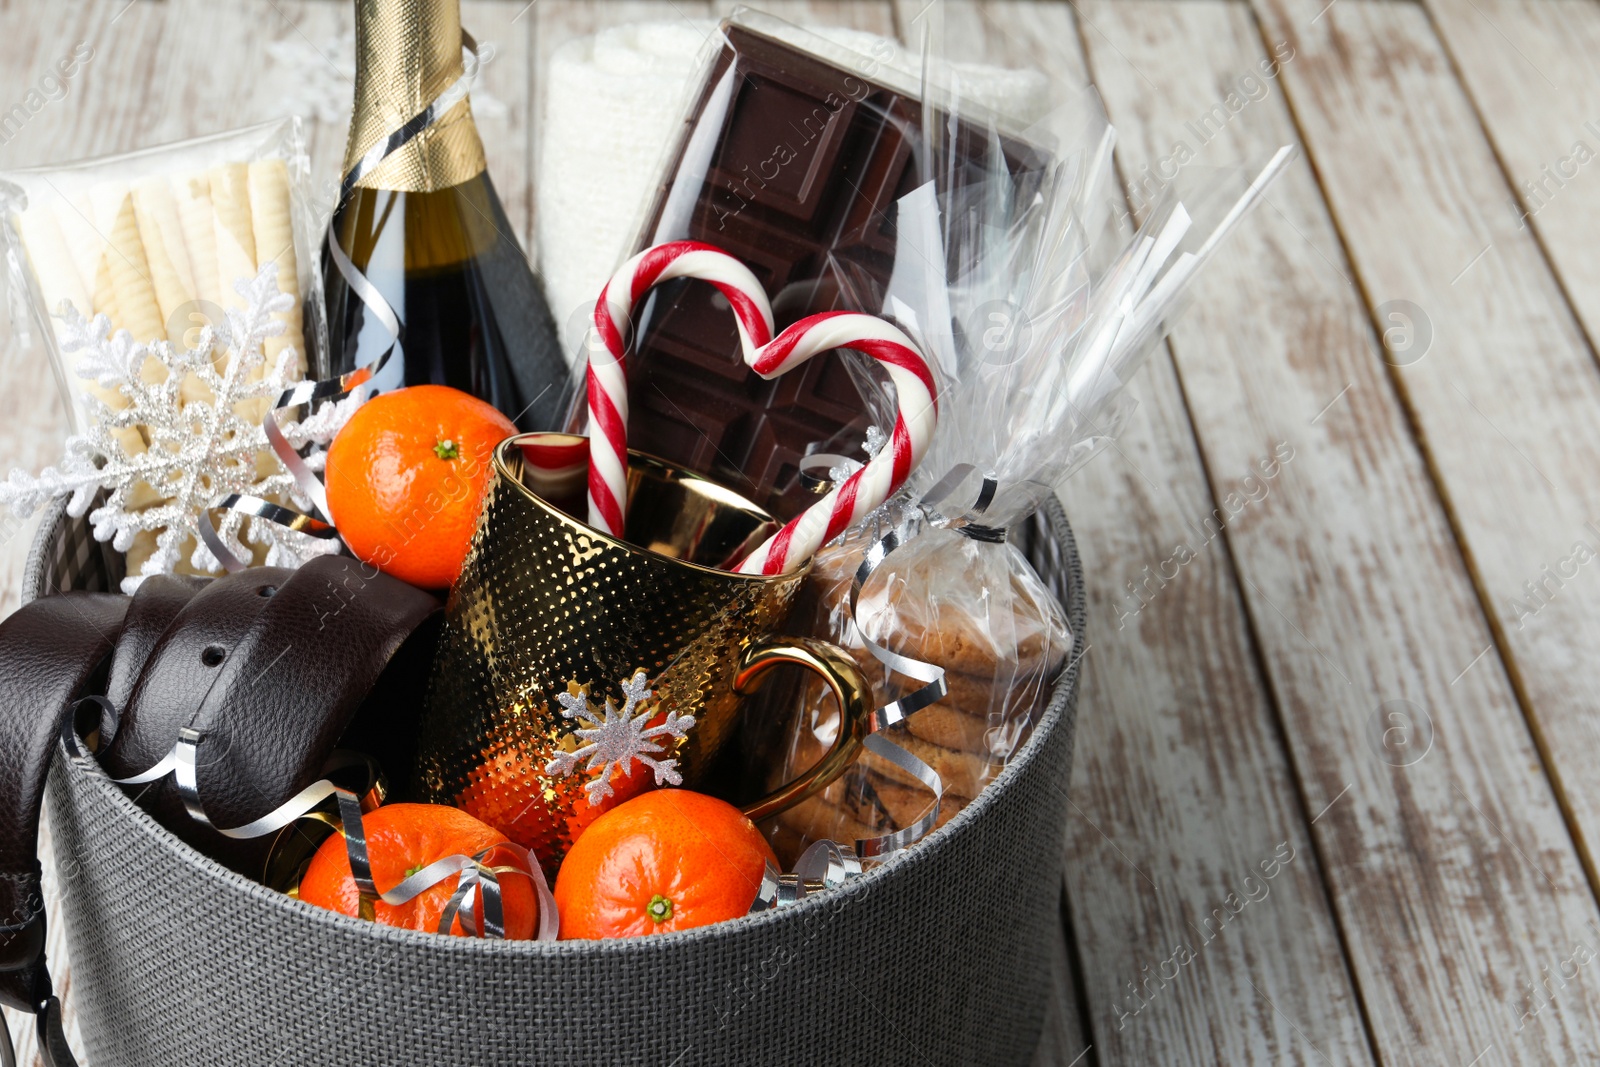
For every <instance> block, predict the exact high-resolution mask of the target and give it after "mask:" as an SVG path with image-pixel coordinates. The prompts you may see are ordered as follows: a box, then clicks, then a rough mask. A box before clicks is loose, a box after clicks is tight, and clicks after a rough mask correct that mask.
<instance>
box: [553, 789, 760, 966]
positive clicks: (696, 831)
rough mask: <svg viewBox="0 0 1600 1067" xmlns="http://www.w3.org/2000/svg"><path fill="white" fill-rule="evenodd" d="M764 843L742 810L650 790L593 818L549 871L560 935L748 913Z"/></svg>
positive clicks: (643, 930)
mask: <svg viewBox="0 0 1600 1067" xmlns="http://www.w3.org/2000/svg"><path fill="white" fill-rule="evenodd" d="M768 862H771V863H773V864H776V863H777V857H776V856H774V855H773V853H772V847H771V846H770V845H768V844H767V839H766V838H765V837H763V836H761V831H760V830H757V829H756V827H755V824H754V823H752V822H751V821H750V820H749V819H747V818H745V816H744V813H743V812H741V811H740V810H739V809H738V808H736V807H734V806H733V805H732V804H729V803H727V802H725V801H721V800H718V799H716V798H715V797H708V796H706V795H704V794H703V793H692V792H690V791H689V790H687V789H658V790H654V791H652V792H648V793H645V794H643V795H642V796H637V797H634V798H633V799H632V800H629V801H627V802H625V803H623V804H619V805H618V806H617V807H615V808H612V809H611V810H610V811H608V812H606V813H605V814H603V815H601V816H600V817H599V818H598V819H596V820H595V821H594V822H593V823H592V824H590V826H589V828H588V830H586V831H584V834H583V836H582V837H580V838H578V840H577V843H576V844H574V845H573V846H572V851H571V852H569V853H567V858H566V860H565V861H564V862H563V863H562V864H561V871H560V873H559V874H558V875H557V876H556V890H555V896H556V909H557V911H558V912H559V913H560V915H561V936H562V938H606V937H638V936H640V935H642V934H653V933H665V932H667V931H669V930H687V929H689V928H690V927H694V926H706V925H708V924H710V923H715V922H721V921H722V920H724V919H733V918H737V917H738V916H740V915H745V914H747V913H748V912H749V911H750V905H751V904H752V903H753V902H754V901H755V899H756V893H757V892H758V891H759V890H760V888H761V879H762V876H763V875H764V874H765V873H766V866H767V863H768Z"/></svg>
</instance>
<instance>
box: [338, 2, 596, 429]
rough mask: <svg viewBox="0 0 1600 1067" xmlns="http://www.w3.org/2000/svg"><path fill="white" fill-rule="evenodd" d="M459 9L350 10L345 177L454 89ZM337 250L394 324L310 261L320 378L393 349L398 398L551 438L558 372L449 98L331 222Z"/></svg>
mask: <svg viewBox="0 0 1600 1067" xmlns="http://www.w3.org/2000/svg"><path fill="white" fill-rule="evenodd" d="M461 73H462V53H461V10H460V4H459V0H356V87H355V110H354V112H353V114H352V117H351V121H350V137H349V141H348V142H347V145H346V150H345V165H344V171H345V172H346V173H348V172H349V170H350V169H351V167H353V166H354V165H355V164H356V162H357V161H358V160H360V159H361V158H362V157H363V156H364V155H365V154H366V153H367V152H368V151H369V150H370V149H371V148H372V146H373V145H375V144H377V143H378V142H380V141H381V140H384V139H385V138H387V137H388V136H389V134H390V133H391V132H392V131H393V130H395V129H396V128H397V127H398V126H400V125H401V124H402V123H403V122H405V121H406V120H407V119H408V118H410V117H411V116H412V115H415V114H416V113H418V112H419V111H421V110H422V109H423V108H424V107H426V106H427V105H428V104H429V103H430V102H431V101H432V100H433V99H434V98H435V97H436V96H437V95H438V94H439V93H440V92H442V91H443V90H444V89H445V88H447V87H448V86H450V85H451V84H452V83H454V82H455V81H456V79H458V78H459V77H460V76H461ZM327 240H328V241H329V242H330V244H331V243H332V242H334V241H337V242H338V244H339V248H340V249H341V250H343V251H344V253H345V254H346V255H347V256H348V257H349V259H350V262H351V264H352V265H353V266H354V268H355V270H356V271H357V272H359V274H360V276H362V277H364V278H365V279H366V281H367V282H368V283H370V285H371V286H372V287H373V289H375V290H376V292H377V293H378V294H380V295H381V296H382V298H383V300H384V301H385V302H387V304H388V306H389V308H390V309H392V311H393V313H394V316H395V317H396V318H397V319H398V320H399V325H400V330H399V337H398V338H397V337H395V336H394V334H393V332H392V331H391V330H390V328H389V327H388V326H386V325H385V323H384V322H383V316H382V315H381V314H378V313H375V311H374V309H373V308H372V307H371V306H370V304H369V302H368V301H365V300H363V299H362V295H361V292H360V291H359V284H358V285H357V286H352V284H351V281H350V280H349V279H348V278H347V277H346V276H345V273H344V272H342V271H341V270H340V269H339V265H338V263H336V262H335V260H334V257H333V255H332V253H331V251H330V250H329V249H328V248H326V247H325V248H324V250H323V274H324V277H325V279H326V282H325V288H326V294H325V295H326V298H327V310H328V341H329V351H330V355H331V363H332V369H333V372H334V373H335V374H344V373H348V372H349V371H352V370H354V369H356V368H357V367H361V366H365V365H370V364H372V363H373V362H374V361H375V360H376V359H378V358H379V357H380V356H381V355H382V353H383V352H384V351H385V350H387V349H389V348H390V346H391V345H392V346H393V351H392V352H391V353H390V359H397V360H400V361H402V366H403V370H404V381H405V384H406V385H418V384H422V383H434V384H439V385H448V386H452V387H454V388H457V389H461V390H463V391H465V392H468V393H471V394H473V395H474V396H476V397H479V398H480V399H483V400H486V401H488V402H489V403H491V404H493V405H494V406H495V407H497V408H499V409H500V411H502V412H503V413H505V415H507V416H508V417H509V418H511V419H512V420H513V421H515V422H516V423H517V425H518V427H519V428H520V429H523V430H546V429H553V428H555V427H556V426H557V424H558V423H559V421H560V417H561V413H562V412H563V411H564V409H565V404H566V400H567V392H568V379H569V374H568V369H567V362H566V360H565V359H564V358H563V357H562V354H561V349H560V344H559V342H558V340H557V335H556V328H555V323H554V322H553V321H552V319H551V316H550V310H549V307H548V306H547V305H546V303H545V300H544V295H543V293H542V292H541V290H540V288H539V285H538V282H537V281H536V280H535V279H534V276H533V272H532V271H531V270H530V269H529V267H528V261H527V258H526V257H525V256H524V255H523V253H522V249H521V247H520V245H519V244H518V242H517V239H516V237H515V236H514V235H513V233H512V229H511V225H510V223H508V222H507V221H506V214H505V210H504V209H503V208H502V207H501V206H500V198H499V196H497V195H496V194H495V190H494V184H493V182H491V181H490V180H489V173H488V171H487V170H486V169H485V160H484V153H483V142H482V141H481V140H480V139H479V137H478V130H477V126H476V125H475V124H474V123H473V120H472V110H471V104H470V102H469V101H468V100H466V99H462V100H461V101H460V102H459V103H457V104H456V105H455V106H453V107H451V108H450V109H449V110H447V111H446V112H445V113H444V114H443V115H441V116H439V118H438V120H437V121H436V122H435V123H434V124H433V125H431V126H429V127H428V128H426V129H424V130H423V131H422V132H421V133H419V134H418V135H417V136H416V137H414V138H412V139H411V140H410V141H409V142H407V143H406V144H405V145H404V146H402V147H401V148H400V149H398V150H397V151H395V152H394V153H392V154H391V155H389V156H388V157H387V158H386V159H385V160H384V161H383V162H382V163H381V164H380V165H378V166H377V167H376V168H375V169H373V170H371V171H370V172H368V173H367V174H366V175H365V176H364V177H363V178H362V179H361V180H360V181H359V182H358V183H357V185H356V187H355V188H354V189H352V190H351V192H350V194H349V196H348V197H346V198H345V200H344V201H343V202H342V203H341V204H340V205H339V207H338V209H337V210H336V211H335V212H334V215H333V218H332V220H331V221H330V222H329V225H328V236H327Z"/></svg>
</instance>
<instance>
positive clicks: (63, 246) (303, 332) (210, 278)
mask: <svg viewBox="0 0 1600 1067" xmlns="http://www.w3.org/2000/svg"><path fill="white" fill-rule="evenodd" d="M320 234H321V224H320V220H319V218H318V213H317V211H316V210H315V206H314V204H313V200H312V192H311V185H310V160H309V157H308V156H307V155H306V150H305V137H304V134H303V131H302V130H301V124H300V120H299V119H298V118H292V117H291V118H287V119H281V120H275V121H272V122H266V123H261V124H258V125H255V126H248V127H243V128H240V129H237V130H231V131H228V132H225V133H217V134H212V135H209V136H205V137H197V138H193V139H191V140H187V141H178V142H173V143H171V144H165V145H158V146H155V147H151V148H145V149H141V150H139V151H135V152H127V153H123V154H120V155H113V156H103V157H100V158H97V159H89V160H82V161H79V162H74V163H66V164H61V165H59V166H49V167H33V168H28V169H22V170H11V171H0V252H3V253H4V256H5V271H4V281H5V286H6V290H7V295H8V305H9V309H10V317H11V333H12V344H13V345H14V346H17V347H18V348H19V349H21V350H22V351H24V352H28V353H30V354H37V355H38V356H39V358H48V359H49V361H50V364H51V366H52V368H53V370H54V372H55V377H56V382H57V385H58V386H59V388H60V391H61V397H62V402H63V406H64V407H65V409H66V412H67V417H68V422H69V426H70V428H71V429H72V430H73V431H74V432H82V431H84V430H85V429H87V427H88V425H89V420H90V419H91V418H92V417H93V416H92V412H93V410H95V404H96V403H98V404H103V405H106V406H108V407H110V408H113V409H120V408H124V407H126V406H127V404H128V403H129V401H128V398H127V397H126V396H124V395H123V394H122V393H121V392H119V391H118V390H117V389H115V388H112V387H108V386H106V385H105V384H104V383H102V382H100V381H97V380H96V379H95V378H94V377H84V376H81V375H79V373H78V364H79V360H80V358H81V357H82V354H83V349H82V348H77V349H75V350H74V349H71V348H69V346H68V345H67V344H66V343H65V342H66V340H67V325H66V322H65V319H64V318H63V314H62V313H63V311H64V309H65V308H66V307H67V305H71V308H72V309H73V310H75V311H76V312H77V313H79V314H81V315H82V316H83V317H84V319H86V320H94V319H96V318H97V317H99V316H105V318H106V319H107V320H109V325H110V330H111V333H112V335H113V336H114V335H116V334H117V333H119V332H122V331H125V332H126V333H127V334H128V335H129V336H130V337H131V338H132V339H133V341H134V342H135V343H138V344H144V345H152V344H154V343H156V342H166V343H168V344H170V345H172V346H173V348H174V349H175V350H179V351H181V350H182V349H184V348H185V347H189V348H192V347H196V346H197V345H198V344H199V342H200V331H201V330H202V329H203V328H205V327H207V326H210V327H214V328H215V327H221V326H223V325H224V323H225V322H226V320H227V316H228V315H229V314H230V313H232V312H235V311H239V310H242V309H243V308H244V307H245V304H246V300H245V297H244V295H243V294H242V293H241V292H240V291H239V289H238V288H237V285H238V284H239V283H246V284H247V283H249V282H251V281H253V280H254V279H255V278H256V277H257V275H258V273H259V272H260V271H261V269H262V268H263V266H264V265H266V264H269V263H270V264H272V265H274V266H275V267H276V271H277V285H278V289H279V290H280V291H281V292H283V293H285V294H288V295H290V296H292V297H293V298H294V302H293V304H292V305H291V306H290V307H289V308H288V309H287V310H286V311H282V312H277V313H276V314H277V315H278V316H279V317H280V318H282V320H283V324H284V329H283V331H282V332H281V333H280V334H278V335H277V336H274V337H268V338H266V340H265V342H264V343H263V345H262V352H263V355H264V356H265V357H266V358H265V361H264V364H263V366H262V367H261V368H259V369H258V370H257V371H256V372H255V373H256V374H258V375H265V374H266V373H267V372H268V370H269V369H270V368H273V367H276V366H277V364H278V362H279V361H280V360H281V359H284V358H288V359H290V360H291V361H292V365H291V366H290V367H289V368H288V369H289V377H290V378H291V379H297V378H303V377H305V376H306V375H307V374H308V373H309V374H310V375H311V376H312V377H325V376H326V374H327V355H326V353H327V327H326V324H325V321H324V317H323V302H322V272H321V265H320V258H319V255H318V252H319V243H320ZM41 348H42V349H43V350H44V351H43V352H39V351H38V350H39V349H41ZM224 369H225V368H224V367H223V366H222V365H221V363H220V362H219V364H218V370H219V371H220V370H224ZM141 373H142V376H143V378H144V380H145V381H146V382H147V383H154V382H159V381H163V380H164V376H165V374H166V373H167V371H166V370H165V369H164V368H163V367H162V366H161V363H160V361H159V360H158V359H156V358H155V357H154V356H148V357H147V358H146V359H145V362H144V365H143V368H142V370H141ZM180 397H181V402H182V403H183V404H184V405H185V406H187V405H189V404H194V403H207V402H209V401H210V400H211V399H212V397H211V394H210V391H209V389H208V388H207V387H206V386H205V385H204V384H203V383H202V382H201V381H200V379H199V378H198V377H197V376H195V375H192V374H191V375H189V376H187V377H186V379H185V381H184V382H183V384H182V386H181V393H180ZM270 407H271V401H270V400H267V399H265V398H257V399H252V400H249V401H245V402H242V403H241V404H240V405H237V406H236V409H235V410H236V413H237V414H238V415H239V416H241V417H243V418H246V419H248V420H250V421H252V422H254V421H259V420H260V419H261V418H262V417H263V416H264V415H265V414H266V413H267V411H268V410H269V409H270ZM117 434H118V436H119V439H120V441H121V443H122V447H123V448H124V449H125V450H126V451H127V452H128V453H129V454H130V455H136V454H138V453H140V452H142V451H144V450H145V448H146V447H147V446H148V440H147V439H146V437H145V436H144V435H143V434H141V432H140V429H139V428H137V427H125V428H122V429H120V430H118V431H117ZM259 457H260V458H259V459H258V461H257V466H258V468H260V469H261V470H262V471H263V472H265V471H269V470H273V469H276V468H277V465H278V460H277V459H276V458H275V457H273V456H272V454H271V453H270V452H269V451H267V450H263V451H262V452H261V453H260V454H259ZM162 499H163V497H162V495H161V494H160V493H159V492H157V491H156V490H155V489H154V488H152V487H151V486H149V485H148V484H145V485H141V486H139V487H138V488H137V489H136V491H135V493H134V495H133V496H132V497H131V498H130V502H129V507H130V508H132V509H137V508H140V507H145V506H150V505H154V504H157V503H159V502H161V500H162ZM156 548H157V533H156V531H154V530H143V531H140V532H139V534H138V535H137V537H136V538H135V540H134V542H133V544H132V545H131V546H130V547H129V549H128V551H127V566H128V572H129V573H130V574H137V573H139V572H140V569H141V568H142V567H143V565H144V562H145V560H147V559H149V558H150V557H151V555H152V554H153V553H154V552H155V551H156ZM257 554H258V555H260V554H261V553H260V552H258V553H257ZM189 569H191V564H189V563H187V562H185V563H184V564H182V565H180V570H189Z"/></svg>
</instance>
